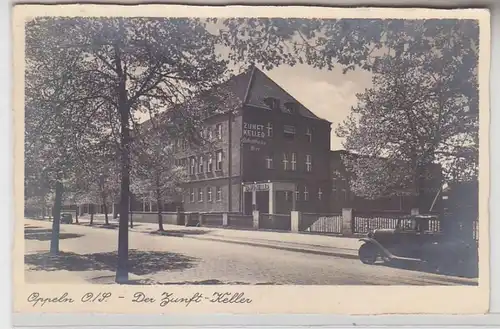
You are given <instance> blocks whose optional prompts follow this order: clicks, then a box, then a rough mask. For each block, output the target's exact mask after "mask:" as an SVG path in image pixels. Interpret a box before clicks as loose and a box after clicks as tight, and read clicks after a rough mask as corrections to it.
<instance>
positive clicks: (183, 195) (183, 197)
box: [181, 190, 186, 203]
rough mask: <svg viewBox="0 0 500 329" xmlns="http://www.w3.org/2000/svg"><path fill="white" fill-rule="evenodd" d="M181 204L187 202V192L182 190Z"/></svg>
mask: <svg viewBox="0 0 500 329" xmlns="http://www.w3.org/2000/svg"><path fill="white" fill-rule="evenodd" d="M181 202H182V203H184V202H186V191H185V190H182V193H181Z"/></svg>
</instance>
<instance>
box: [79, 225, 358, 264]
mask: <svg viewBox="0 0 500 329" xmlns="http://www.w3.org/2000/svg"><path fill="white" fill-rule="evenodd" d="M87 227H90V228H98V229H104V228H102V227H98V226H87ZM131 231H133V232H137V233H145V234H149V233H150V231H144V230H140V229H138V230H134V229H131ZM182 237H184V238H188V239H195V240H207V241H214V242H223V243H231V244H239V245H246V246H252V247H261V248H269V249H275V250H284V251H292V252H300V253H305V254H313V255H322V256H332V257H338V258H345V259H359V257H358V255H357V253H356V254H349V253H344V252H335V251H327V250H317V249H305V248H297V247H296V248H294V247H287V246H279V245H275V244H272V243H256V242H247V241H241V240H236V239H235V240H231V239H217V238H200V237H194V236H187V235H184V236H182Z"/></svg>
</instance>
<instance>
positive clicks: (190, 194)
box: [189, 188, 194, 202]
mask: <svg viewBox="0 0 500 329" xmlns="http://www.w3.org/2000/svg"><path fill="white" fill-rule="evenodd" d="M189 201H190V202H194V189H193V188H191V189H189Z"/></svg>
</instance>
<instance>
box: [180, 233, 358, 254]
mask: <svg viewBox="0 0 500 329" xmlns="http://www.w3.org/2000/svg"><path fill="white" fill-rule="evenodd" d="M184 237H185V238H189V239H196V240H208V241H217V242H224V243H232V244H239V245H247V246H252V247H262V248H269V249H276V250H285V251H292V252H300V253H306V254H314V255H322V256H333V257H338V258H347V259H359V257H358V255H357V254H348V253H342V252H335V251H326V250H315V249H303V248H294V247H286V246H278V245H275V244H268V243H255V242H246V241H241V240H224V239H214V238H197V237H193V236H184Z"/></svg>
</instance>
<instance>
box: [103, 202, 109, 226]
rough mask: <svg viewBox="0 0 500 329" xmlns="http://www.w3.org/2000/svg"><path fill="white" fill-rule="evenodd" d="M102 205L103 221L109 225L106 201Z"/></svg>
mask: <svg viewBox="0 0 500 329" xmlns="http://www.w3.org/2000/svg"><path fill="white" fill-rule="evenodd" d="M104 200H106V199H104ZM104 202H105V201H104ZM103 207H104V223H105V224H106V225H109V218H108V205H107V204H106V203H104V205H103Z"/></svg>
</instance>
